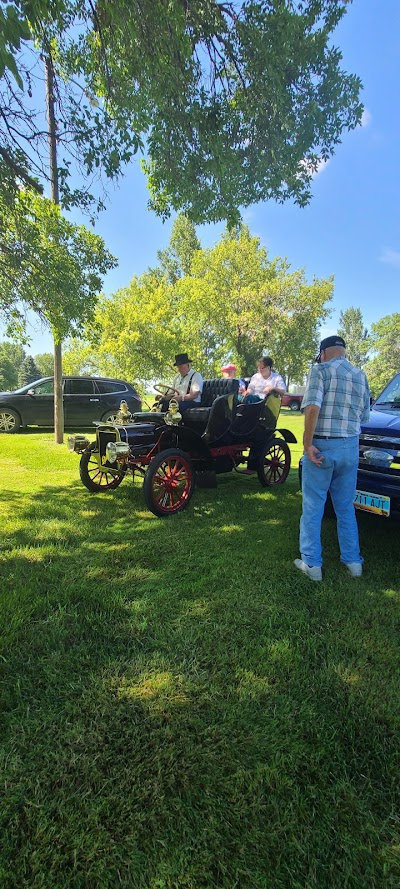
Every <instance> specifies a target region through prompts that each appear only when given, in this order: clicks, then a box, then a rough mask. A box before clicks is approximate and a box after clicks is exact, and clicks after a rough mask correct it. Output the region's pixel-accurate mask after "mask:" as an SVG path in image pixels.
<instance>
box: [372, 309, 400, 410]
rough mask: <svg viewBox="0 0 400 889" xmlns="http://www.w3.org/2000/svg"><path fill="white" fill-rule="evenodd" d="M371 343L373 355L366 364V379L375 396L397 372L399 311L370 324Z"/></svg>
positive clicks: (399, 344) (399, 329) (399, 336)
mask: <svg viewBox="0 0 400 889" xmlns="http://www.w3.org/2000/svg"><path fill="white" fill-rule="evenodd" d="M371 343H372V348H373V350H374V353H375V355H374V357H373V358H372V360H371V361H370V362H369V364H368V380H369V383H370V386H371V391H372V392H373V394H374V395H375V396H376V395H379V392H381V391H382V389H384V388H385V386H387V384H388V382H389V381H390V380H391V379H392V377H394V375H395V374H396V373H398V372H399V355H400V312H394V313H393V315H385V316H384V318H381V319H380V321H377V322H376V323H375V324H372V325H371Z"/></svg>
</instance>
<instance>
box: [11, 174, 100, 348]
mask: <svg viewBox="0 0 400 889" xmlns="http://www.w3.org/2000/svg"><path fill="white" fill-rule="evenodd" d="M115 264H116V261H115V259H114V257H113V256H112V255H111V254H110V253H109V251H108V250H107V249H106V247H105V245H104V242H103V240H102V238H100V237H99V236H98V235H95V234H93V233H92V232H90V231H89V230H88V229H87V228H85V226H77V225H74V224H73V223H71V222H69V221H68V220H66V219H65V218H64V217H63V216H62V215H61V213H60V210H59V208H58V207H57V206H56V205H55V204H54V203H53V202H52V201H49V200H47V199H46V198H43V197H41V196H40V195H37V194H35V193H34V192H32V191H29V190H27V191H23V190H20V191H19V192H18V195H17V196H16V197H15V200H14V202H13V206H12V212H10V207H9V205H8V204H7V202H6V201H2V200H1V195H0V292H1V294H2V300H1V303H0V313H1V314H2V317H3V319H4V320H5V321H6V322H8V324H9V329H10V332H12V331H15V328H16V326H18V324H19V325H20V326H23V323H24V315H23V310H24V308H29V309H31V310H32V311H34V312H35V313H36V314H37V315H38V316H39V318H41V320H42V321H43V322H44V323H45V325H46V326H47V327H48V328H49V329H50V330H51V332H52V334H53V337H54V340H55V342H61V341H62V340H63V339H65V338H66V337H67V336H69V335H72V334H73V333H79V332H80V331H81V329H82V327H83V325H84V323H85V322H86V321H88V320H89V319H90V318H91V317H92V315H93V311H94V307H95V302H96V299H97V296H98V294H99V292H100V290H101V285H102V276H103V275H104V274H105V273H106V272H107V270H108V269H110V268H112V267H113V266H114V265H115Z"/></svg>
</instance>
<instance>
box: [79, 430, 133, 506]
mask: <svg viewBox="0 0 400 889" xmlns="http://www.w3.org/2000/svg"><path fill="white" fill-rule="evenodd" d="M96 449H97V444H96V442H95V441H94V442H93V443H92V444H91V445H90V447H89V448H88V449H87V450H86V451H85V452H84V453H83V454H82V457H81V461H80V464H79V474H80V477H81V481H82V482H83V484H84V485H85V487H86V488H87V489H88V491H92V493H93V494H97V493H98V492H99V491H114V489H115V488H118V485H120V484H121V482H122V479H123V477H124V475H125V473H126V469H127V467H126V466H121V467H120V469H119V471H118V475H115V473H113V472H110V464H109V463H106V464H104V465H103V464H101V463H100V459H99V458H100V455H99V452H98V450H96Z"/></svg>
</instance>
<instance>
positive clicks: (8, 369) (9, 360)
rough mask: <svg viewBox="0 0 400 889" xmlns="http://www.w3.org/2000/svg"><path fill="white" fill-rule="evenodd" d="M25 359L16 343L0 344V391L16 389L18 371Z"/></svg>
mask: <svg viewBox="0 0 400 889" xmlns="http://www.w3.org/2000/svg"><path fill="white" fill-rule="evenodd" d="M25 357H26V355H25V350H24V348H23V346H21V345H19V344H18V343H14V342H2V343H0V389H2V390H13V389H16V388H17V386H18V371H19V368H20V366H21V364H22V362H23V360H24V358H25Z"/></svg>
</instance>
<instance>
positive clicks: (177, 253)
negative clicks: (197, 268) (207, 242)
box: [157, 213, 200, 284]
mask: <svg viewBox="0 0 400 889" xmlns="http://www.w3.org/2000/svg"><path fill="white" fill-rule="evenodd" d="M196 250H200V241H199V239H198V237H197V235H196V229H195V226H194V225H193V222H191V221H190V219H188V217H187V216H185V214H184V213H179V214H178V216H177V217H176V219H175V220H174V223H173V226H172V231H171V237H170V240H169V245H168V247H167V249H166V250H158V251H157V257H158V261H159V263H160V268H161V270H162V271H163V272H164V273H165V274H166V275H167V278H168V280H169V282H170V283H171V284H175V283H176V281H177V280H178V278H181V277H183V276H184V275H190V272H191V268H192V262H193V257H194V254H195V252H196Z"/></svg>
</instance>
